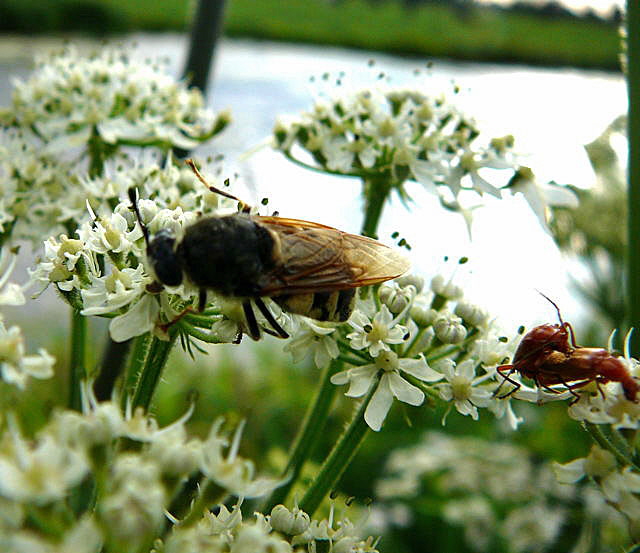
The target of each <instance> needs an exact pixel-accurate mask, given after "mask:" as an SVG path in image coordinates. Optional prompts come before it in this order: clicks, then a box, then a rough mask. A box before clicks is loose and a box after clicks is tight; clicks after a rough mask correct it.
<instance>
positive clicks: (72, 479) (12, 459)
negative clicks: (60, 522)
mask: <svg viewBox="0 0 640 553" xmlns="http://www.w3.org/2000/svg"><path fill="white" fill-rule="evenodd" d="M8 423H9V424H8V426H9V433H10V440H11V441H10V442H9V443H8V444H7V445H8V447H6V448H5V449H4V451H2V452H1V453H0V493H1V494H2V495H3V496H4V497H7V498H10V499H13V500H15V501H23V502H27V503H35V504H37V505H46V504H49V503H51V502H53V501H57V500H60V499H63V498H65V497H66V496H67V494H68V493H69V490H70V489H71V488H72V487H73V486H75V485H77V484H79V483H80V481H81V480H82V479H83V478H84V476H85V475H86V474H87V472H88V470H89V464H88V462H87V459H86V457H85V455H84V453H83V452H82V451H79V450H77V449H74V448H72V447H69V446H66V445H63V444H61V443H59V442H58V441H56V439H55V438H54V437H53V436H52V435H51V434H46V433H45V434H42V435H41V436H39V437H38V439H37V440H36V441H35V442H33V441H30V440H26V439H25V438H23V437H22V436H21V435H20V431H19V430H18V428H17V424H16V421H15V418H14V417H9V419H8Z"/></svg>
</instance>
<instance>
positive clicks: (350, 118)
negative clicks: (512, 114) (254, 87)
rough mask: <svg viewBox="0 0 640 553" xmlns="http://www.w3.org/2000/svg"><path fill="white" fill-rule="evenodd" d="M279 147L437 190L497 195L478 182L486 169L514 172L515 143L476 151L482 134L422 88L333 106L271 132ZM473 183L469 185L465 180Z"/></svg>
mask: <svg viewBox="0 0 640 553" xmlns="http://www.w3.org/2000/svg"><path fill="white" fill-rule="evenodd" d="M273 134H274V139H275V144H276V147H277V148H278V149H280V150H282V151H284V152H286V153H291V152H292V149H293V148H294V146H299V147H301V148H303V149H304V150H306V151H307V152H308V153H309V154H311V155H312V156H313V159H314V161H315V163H317V164H318V165H319V166H320V167H322V168H324V169H326V170H328V171H330V172H334V173H338V174H343V175H353V176H367V175H368V174H376V173H382V172H384V173H385V174H388V175H389V177H390V179H391V182H393V183H394V184H395V186H398V187H399V186H401V185H402V183H403V182H404V181H405V180H414V181H417V182H420V183H422V184H424V185H425V186H427V187H428V188H430V189H432V190H434V191H436V187H438V186H441V185H442V186H446V187H447V188H449V189H450V191H451V192H452V193H453V196H454V197H455V196H457V195H458V193H459V192H460V191H461V190H462V189H463V188H466V189H472V190H475V191H476V192H478V193H479V194H483V193H489V194H492V195H495V196H498V197H499V196H500V191H499V190H498V189H497V188H496V187H494V186H493V185H492V184H490V183H489V182H488V181H487V180H485V179H484V178H482V177H481V176H480V173H479V171H480V170H481V169H482V168H486V167H490V168H513V167H514V159H513V153H512V146H513V137H504V138H502V139H494V140H493V141H491V142H490V144H489V145H488V146H485V147H481V146H478V145H476V139H477V137H478V135H479V131H478V129H477V128H476V125H475V123H474V121H473V120H471V119H470V118H468V117H466V116H465V115H464V114H462V113H461V112H460V111H459V110H458V109H457V108H456V106H455V105H453V104H450V103H449V102H448V101H447V100H446V98H445V97H444V96H439V97H432V96H428V95H426V94H423V93H422V92H420V91H417V90H401V89H398V90H393V89H392V90H386V91H372V90H364V91H360V92H356V93H355V94H353V95H351V96H348V97H344V98H337V99H335V100H332V101H327V102H318V103H316V104H315V105H314V107H313V110H312V111H311V112H308V113H303V114H302V115H301V116H300V118H298V119H295V120H292V121H289V122H287V123H285V122H280V123H278V124H277V125H276V128H275V129H274V131H273ZM467 180H468V182H467Z"/></svg>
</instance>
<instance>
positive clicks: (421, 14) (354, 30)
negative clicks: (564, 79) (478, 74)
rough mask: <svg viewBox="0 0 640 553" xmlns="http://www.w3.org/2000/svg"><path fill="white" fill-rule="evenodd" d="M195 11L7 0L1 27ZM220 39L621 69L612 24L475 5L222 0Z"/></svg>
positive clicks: (87, 26)
mask: <svg viewBox="0 0 640 553" xmlns="http://www.w3.org/2000/svg"><path fill="white" fill-rule="evenodd" d="M192 6H193V3H189V2H182V1H178V0H138V1H137V2H126V1H123V0H5V3H4V9H3V12H4V13H3V17H2V21H0V31H18V32H26V33H35V32H49V33H53V32H58V31H61V30H62V31H71V30H74V31H78V30H80V31H86V32H87V33H91V34H94V33H98V34H111V33H122V32H131V31H135V30H147V31H186V30H187V29H188V26H189V21H190V18H191V13H192V9H191V8H192ZM225 34H226V35H228V36H234V37H250V38H258V39H270V40H283V41H290V42H306V43H314V44H328V45H335V46H347V47H352V48H363V49H370V50H378V51H385V52H393V53H398V54H408V55H415V56H422V57H447V58H454V59H469V60H485V61H504V62H521V63H530V64H543V65H573V66H579V67H597V68H605V69H612V70H615V69H618V51H619V38H618V33H617V30H616V28H615V26H614V25H612V24H609V23H605V22H603V21H598V20H596V19H579V18H571V17H555V18H552V17H544V16H542V15H536V14H532V13H522V12H515V11H509V10H503V9H496V8H489V7H480V6H470V7H469V8H468V9H465V10H464V11H462V10H460V8H458V9H456V7H455V6H449V5H446V4H425V5H422V6H419V7H414V8H408V7H404V6H403V5H402V4H401V3H400V2H398V1H395V0H387V1H380V2H375V3H374V2H371V1H366V0H344V1H342V2H329V1H327V0H306V1H303V0H228V3H227V13H226V23H225ZM594 45H597V47H594Z"/></svg>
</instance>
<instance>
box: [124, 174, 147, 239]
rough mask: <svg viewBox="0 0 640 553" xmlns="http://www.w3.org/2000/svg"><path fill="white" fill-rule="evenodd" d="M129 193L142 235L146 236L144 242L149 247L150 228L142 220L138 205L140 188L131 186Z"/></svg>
mask: <svg viewBox="0 0 640 553" xmlns="http://www.w3.org/2000/svg"><path fill="white" fill-rule="evenodd" d="M127 194H128V195H129V200H130V201H131V208H132V209H133V211H134V213H135V214H136V219H137V220H138V224H139V225H140V228H141V229H142V236H144V242H145V244H146V245H147V248H148V247H149V229H147V226H146V225H145V224H144V223H143V222H142V217H141V215H140V208H139V207H138V189H137V188H133V187H131V188H129V190H127Z"/></svg>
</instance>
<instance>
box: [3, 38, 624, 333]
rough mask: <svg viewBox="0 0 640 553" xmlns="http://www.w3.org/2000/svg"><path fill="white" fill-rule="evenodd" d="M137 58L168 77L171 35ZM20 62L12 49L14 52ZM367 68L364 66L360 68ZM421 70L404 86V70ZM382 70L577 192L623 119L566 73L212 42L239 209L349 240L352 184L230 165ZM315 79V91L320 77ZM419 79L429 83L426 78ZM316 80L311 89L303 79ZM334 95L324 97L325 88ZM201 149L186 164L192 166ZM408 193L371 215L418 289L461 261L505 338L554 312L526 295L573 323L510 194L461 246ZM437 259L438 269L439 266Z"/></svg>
mask: <svg viewBox="0 0 640 553" xmlns="http://www.w3.org/2000/svg"><path fill="white" fill-rule="evenodd" d="M130 41H135V42H136V43H137V44H138V47H137V54H136V55H140V56H144V57H149V56H151V57H155V56H158V55H161V56H167V58H168V59H169V60H170V68H171V71H172V72H173V73H174V74H176V75H179V74H180V72H181V69H182V64H183V60H184V57H185V50H186V39H185V37H184V36H182V35H136V36H132V37H130V38H129V39H127V42H130ZM22 52H24V50H22ZM371 59H373V60H375V64H374V65H373V67H370V66H369V65H368V61H369V60H371ZM416 70H420V75H419V76H416V75H415V71H416ZM0 71H1V72H2V73H3V75H2V79H0V102H1V103H2V105H6V104H7V103H8V101H9V93H10V89H9V87H8V79H7V78H6V77H7V76H8V75H6V73H9V74H11V75H20V76H24V75H26V74H28V67H27V66H26V64H25V62H24V60H23V59H22V60H21V61H20V62H17V63H16V62H12V61H7V60H6V56H5V58H4V59H2V60H0ZM381 72H383V73H384V74H385V75H386V76H387V77H388V78H389V79H390V81H391V83H392V84H397V85H399V86H401V85H407V86H414V87H415V86H420V87H421V88H422V89H423V90H425V91H427V92H428V91H430V90H431V91H433V92H434V93H437V92H438V91H442V90H449V91H450V90H451V87H452V83H455V84H456V85H458V86H459V87H460V88H461V91H462V92H461V93H460V94H459V95H458V101H459V103H460V104H461V105H462V107H463V108H464V110H465V111H466V112H467V113H468V114H471V115H473V116H474V117H475V118H476V120H477V122H478V125H479V128H480V129H481V130H482V131H483V132H487V133H488V134H489V135H491V136H502V135H505V134H510V133H511V134H513V135H515V137H516V146H517V149H518V151H519V152H521V153H523V154H524V155H525V157H524V159H523V160H522V162H523V163H524V164H526V165H529V166H531V167H532V168H533V169H534V170H535V172H536V173H537V174H538V175H539V176H540V178H541V179H545V180H555V181H556V182H558V183H571V184H576V185H579V186H589V185H590V184H591V183H592V181H593V178H594V177H593V174H592V172H591V169H590V165H589V162H588V159H587V157H586V154H585V152H584V149H583V145H584V144H586V143H588V142H590V141H592V140H593V139H594V138H596V136H598V135H599V134H600V133H601V132H602V131H603V130H604V128H605V127H606V126H607V124H609V123H610V122H611V121H612V120H613V119H614V118H615V117H617V116H618V115H620V114H621V113H623V112H625V111H626V90H625V84H624V80H623V78H622V76H621V75H619V74H610V73H603V72H598V71H584V70H573V69H564V68H559V69H540V68H530V67H524V66H513V65H510V66H505V65H489V64H479V63H461V62H455V63H453V62H446V61H438V60H434V61H433V63H432V65H431V67H430V68H429V69H427V60H421V59H415V58H413V59H406V58H398V57H393V56H385V55H381V54H378V53H371V52H354V51H349V50H342V49H333V48H327V47H313V46H300V45H288V44H279V43H270V42H252V41H236V40H224V41H222V42H221V44H220V45H219V47H218V52H217V59H216V63H215V68H214V72H213V86H212V87H211V89H210V90H209V92H208V96H209V103H210V105H211V106H212V107H213V108H214V109H216V110H218V109H223V108H230V109H231V110H232V113H233V124H232V125H231V126H230V128H229V129H228V130H226V131H225V132H224V133H223V134H222V135H221V136H220V137H219V138H217V139H215V141H214V142H213V143H212V145H213V149H215V150H216V151H221V152H223V153H224V154H225V157H226V162H225V172H226V173H228V174H229V175H231V174H233V173H236V172H237V173H238V174H239V175H240V179H239V180H240V182H243V183H245V184H246V186H247V189H246V191H243V190H241V191H240V194H241V195H242V196H243V197H245V198H246V199H247V201H251V202H255V201H256V200H259V199H261V198H263V197H265V196H266V197H268V198H269V200H270V201H269V209H270V210H278V211H279V212H280V214H281V215H282V216H286V217H296V218H300V219H309V220H313V221H319V222H322V223H324V224H328V225H332V226H336V227H339V228H341V229H343V230H346V231H350V232H358V230H359V228H360V223H361V205H360V198H359V183H358V182H357V181H354V180H350V179H342V178H336V177H329V176H324V175H318V174H315V173H313V172H311V171H306V170H304V169H302V168H299V167H297V166H295V165H293V164H291V163H290V162H288V161H286V160H285V159H284V158H283V157H282V156H280V155H278V154H276V153H274V152H273V151H271V150H270V149H269V148H263V149H259V150H258V151H257V152H254V153H253V154H252V155H251V156H249V157H248V158H246V159H239V157H240V155H241V154H243V153H245V152H247V151H248V150H250V149H252V148H253V147H255V146H257V145H259V144H260V143H262V142H263V141H264V139H265V138H266V137H268V136H269V133H270V130H271V128H272V126H273V124H274V122H275V120H276V118H277V117H279V116H283V115H287V114H294V115H295V114H297V113H299V112H300V111H302V110H305V109H308V108H309V107H310V106H311V103H312V101H313V99H314V97H316V96H317V95H318V93H319V92H321V91H323V92H326V91H327V90H328V89H329V88H330V87H329V86H328V84H327V83H333V82H334V81H335V78H336V77H338V76H339V75H341V74H344V77H343V78H342V81H343V83H344V84H343V88H345V89H350V88H354V87H355V88H358V87H371V86H375V84H376V76H377V75H378V74H379V73H381ZM324 73H328V74H329V75H330V76H332V77H333V78H330V79H329V80H328V81H327V82H325V81H323V80H322V79H321V78H320V77H321V76H322V75H323V74H324ZM426 75H428V77H426ZM312 77H314V78H315V81H314V82H311V81H310V78H312ZM332 88H333V89H334V90H335V87H333V86H332ZM209 153H211V148H207V149H202V151H199V152H197V153H196V155H202V156H205V155H207V154H209ZM408 190H409V192H410V194H411V196H412V197H413V198H414V200H415V202H414V204H413V206H412V207H411V209H410V210H409V211H407V209H405V207H403V206H402V205H400V203H399V202H397V201H395V202H394V203H393V204H392V205H391V206H390V208H389V209H387V211H386V212H385V214H384V216H383V224H382V225H381V228H380V232H379V234H380V238H381V239H382V240H383V241H387V242H389V243H391V241H390V235H391V233H392V232H394V231H399V232H400V234H401V236H403V237H405V238H406V239H407V240H408V242H409V243H410V244H411V245H412V247H413V249H412V251H411V253H410V257H411V259H412V262H413V265H414V270H415V271H417V272H418V273H420V274H422V275H424V276H425V277H426V278H427V279H429V278H431V276H433V275H434V274H435V273H437V272H442V271H444V272H445V274H450V273H451V272H452V271H453V268H454V267H455V265H456V263H455V260H457V259H458V258H459V257H461V256H467V257H469V259H470V262H469V263H468V264H466V265H463V266H460V267H459V268H458V269H457V273H456V275H457V277H458V280H459V281H460V282H461V283H462V284H463V285H464V286H465V290H466V294H467V296H469V297H470V298H472V299H473V300H474V301H476V302H477V303H479V304H481V305H482V306H483V307H485V308H487V309H488V310H489V311H490V312H491V313H493V314H495V315H497V316H498V317H499V319H500V320H501V322H502V323H503V326H504V327H505V330H506V331H513V330H514V329H515V328H516V327H517V326H518V325H520V324H525V325H527V326H530V325H531V324H533V323H539V322H541V321H545V322H546V321H551V322H553V321H554V320H555V316H556V315H555V311H554V309H553V308H552V307H551V306H550V305H549V304H548V303H547V302H546V301H544V300H543V299H542V298H541V297H540V296H539V295H538V294H537V292H536V290H541V291H544V292H545V293H546V294H547V295H549V296H550V297H552V298H554V299H555V300H556V301H557V302H558V303H559V304H560V306H561V307H562V310H563V313H564V315H565V317H566V318H567V319H568V320H572V319H575V317H577V316H578V315H579V313H580V310H579V306H578V305H577V304H576V302H575V300H574V299H572V298H571V296H570V294H569V292H568V279H567V276H566V275H567V263H566V262H565V261H564V260H563V258H562V257H561V255H560V253H559V252H558V251H557V248H556V247H555V245H554V243H553V241H552V240H551V238H550V237H549V236H548V235H547V234H546V233H545V232H544V231H543V230H542V229H541V228H540V226H539V225H538V223H537V220H536V219H535V217H534V216H533V214H532V213H531V212H530V210H529V208H528V206H527V205H526V203H525V202H524V200H523V199H522V198H521V197H516V198H509V199H506V200H502V201H496V200H492V199H489V200H488V205H487V206H486V207H483V208H481V209H477V210H475V211H474V223H473V239H472V240H469V235H468V232H467V229H466V226H465V224H464V221H463V219H462V217H460V216H459V215H456V214H451V213H447V212H444V211H443V209H442V208H441V207H440V206H439V205H438V203H437V201H436V199H435V198H434V197H433V196H431V195H429V194H428V193H426V192H425V191H424V190H423V189H422V188H421V187H420V186H419V185H414V186H409V187H408ZM446 256H448V257H449V258H450V260H454V262H452V261H449V262H448V263H445V262H444V261H443V260H444V258H445V257H446Z"/></svg>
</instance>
